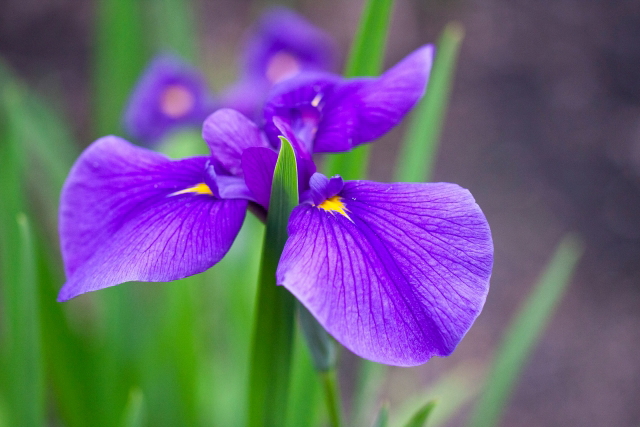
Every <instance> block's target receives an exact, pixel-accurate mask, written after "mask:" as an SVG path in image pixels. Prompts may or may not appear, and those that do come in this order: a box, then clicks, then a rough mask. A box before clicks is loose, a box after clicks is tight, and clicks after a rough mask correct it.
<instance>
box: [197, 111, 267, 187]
mask: <svg viewBox="0 0 640 427" xmlns="http://www.w3.org/2000/svg"><path fill="white" fill-rule="evenodd" d="M202 138H203V139H204V140H205V141H206V142H207V145H208V146H209V150H211V155H212V157H213V158H214V159H215V160H216V161H217V162H218V163H219V164H220V165H221V166H223V167H224V168H225V169H226V170H227V171H228V172H229V173H230V174H233V175H236V176H242V153H243V152H244V150H245V149H247V148H249V147H265V148H267V147H269V143H268V142H267V140H266V138H265V137H264V136H263V134H262V132H260V129H258V127H257V126H256V125H255V124H254V123H253V122H252V121H251V120H249V119H248V118H247V117H245V116H244V115H243V114H242V113H240V112H238V111H235V110H231V109H229V108H222V109H220V110H218V111H216V112H215V113H213V114H211V115H210V116H209V117H207V119H206V120H205V122H204V125H203V126H202Z"/></svg>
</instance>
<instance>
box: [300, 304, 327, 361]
mask: <svg viewBox="0 0 640 427" xmlns="http://www.w3.org/2000/svg"><path fill="white" fill-rule="evenodd" d="M298 319H299V320H300V328H301V329H302V332H303V334H304V338H305V340H306V343H307V346H308V347H309V351H310V352H311V359H312V360H313V366H314V367H315V368H316V370H317V371H318V372H327V371H329V370H331V369H332V368H333V367H334V366H335V363H336V345H335V343H334V342H333V340H332V339H331V337H330V336H329V334H328V333H327V331H326V330H325V329H324V328H323V327H322V325H321V324H320V323H318V321H317V320H316V318H315V317H313V315H312V314H311V313H310V312H309V310H307V308H306V307H305V306H303V305H302V304H298Z"/></svg>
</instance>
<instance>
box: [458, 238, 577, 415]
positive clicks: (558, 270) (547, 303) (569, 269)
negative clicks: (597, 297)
mask: <svg viewBox="0 0 640 427" xmlns="http://www.w3.org/2000/svg"><path fill="white" fill-rule="evenodd" d="M582 251H583V248H582V244H581V243H580V242H579V241H578V239H577V238H576V237H574V236H567V237H565V238H564V239H563V240H562V241H561V242H560V244H559V246H558V248H557V249H556V252H555V254H554V255H553V258H552V259H551V261H550V263H549V264H548V266H547V269H546V271H545V272H544V274H543V275H542V277H541V278H540V280H539V282H538V283H537V284H536V286H535V288H534V289H533V291H532V292H531V294H530V295H529V296H528V297H527V299H526V301H525V303H524V305H523V306H522V308H521V309H520V310H519V311H518V313H517V315H516V317H515V318H514V319H513V321H512V322H511V324H510V325H509V327H508V329H507V331H506V333H505V334H504V337H503V339H502V343H501V344H500V346H499V347H498V350H497V352H496V356H495V358H494V361H493V364H492V367H491V369H490V371H489V375H488V377H487V380H486V383H485V386H484V391H483V393H482V395H481V397H480V400H479V401H478V402H477V403H476V406H475V408H474V410H473V412H472V414H471V418H470V419H469V423H468V424H467V425H468V426H470V427H483V426H495V425H497V423H498V421H499V420H500V416H501V414H502V411H503V409H504V407H505V405H506V403H507V401H508V399H509V395H510V393H511V391H512V390H513V388H514V386H515V385H516V382H517V379H518V376H519V375H520V372H521V371H522V368H523V367H524V365H525V363H526V361H527V359H528V358H529V355H530V354H531V351H532V350H533V348H534V346H535V344H536V342H537V341H538V338H539V337H540V335H541V334H542V331H543V330H544V328H545V326H546V325H547V324H548V323H549V320H550V319H551V315H552V314H553V311H554V309H555V307H556V306H557V305H558V303H559V302H560V300H561V299H562V296H563V295H564V292H565V290H566V288H567V286H568V284H569V282H570V281H571V276H572V274H573V271H574V268H575V266H576V264H577V262H578V260H579V259H580V257H581V256H582Z"/></svg>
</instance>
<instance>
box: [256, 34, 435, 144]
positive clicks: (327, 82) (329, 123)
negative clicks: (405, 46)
mask: <svg viewBox="0 0 640 427" xmlns="http://www.w3.org/2000/svg"><path fill="white" fill-rule="evenodd" d="M432 59H433V47H432V46H429V45H427V46H423V47H422V48H420V49H418V50H416V51H415V52H413V53H411V54H410V55H409V56H407V57H406V58H405V59H403V60H402V61H400V62H399V63H398V64H397V65H396V66H394V67H393V68H391V69H389V70H388V71H387V72H385V73H384V74H383V75H381V76H380V77H376V78H372V77H365V78H355V79H341V78H339V77H338V76H333V75H331V74H327V73H323V74H321V73H308V74H300V75H299V76H297V77H294V78H292V79H289V80H287V81H285V82H283V83H281V84H279V85H276V86H275V87H274V88H273V90H272V92H271V93H270V94H269V97H268V100H267V102H266V104H265V109H264V117H265V121H266V124H265V132H266V133H267V135H268V136H269V138H270V140H271V141H272V142H273V141H274V138H275V136H276V134H277V132H276V129H275V126H274V124H273V121H274V118H275V117H279V118H280V119H281V120H283V121H286V122H288V123H289V124H290V126H291V128H292V129H293V131H294V133H295V134H296V135H297V136H298V139H300V140H302V141H304V143H305V144H306V145H307V146H309V147H312V151H313V152H314V153H319V152H340V151H348V150H350V149H351V148H353V147H355V146H356V145H359V144H363V143H365V142H369V141H371V140H373V139H376V138H378V137H380V136H382V135H383V134H384V133H386V132H387V131H389V130H390V129H391V128H393V127H394V126H396V125H397V124H398V123H400V121H401V120H402V118H403V117H404V116H405V115H406V114H407V113H408V112H409V110H411V108H412V107H413V106H414V105H415V104H416V103H417V102H418V100H419V99H420V98H421V97H422V95H423V94H424V91H425V88H426V85H427V81H428V80H429V73H430V70H431V62H432Z"/></svg>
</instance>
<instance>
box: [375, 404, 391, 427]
mask: <svg viewBox="0 0 640 427" xmlns="http://www.w3.org/2000/svg"><path fill="white" fill-rule="evenodd" d="M387 425H389V407H388V406H387V404H386V403H385V404H383V405H382V407H381V408H380V411H378V415H377V416H376V420H375V421H374V422H373V426H372V427H387Z"/></svg>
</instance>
